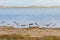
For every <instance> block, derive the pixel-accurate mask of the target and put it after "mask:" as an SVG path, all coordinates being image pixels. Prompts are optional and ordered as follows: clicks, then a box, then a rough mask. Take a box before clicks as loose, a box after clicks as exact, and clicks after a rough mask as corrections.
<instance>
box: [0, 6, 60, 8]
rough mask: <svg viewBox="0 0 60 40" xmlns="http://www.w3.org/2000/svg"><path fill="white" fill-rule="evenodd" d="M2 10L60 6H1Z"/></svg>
mask: <svg viewBox="0 0 60 40" xmlns="http://www.w3.org/2000/svg"><path fill="white" fill-rule="evenodd" d="M0 8H60V6H0Z"/></svg>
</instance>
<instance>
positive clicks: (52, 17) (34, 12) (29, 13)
mask: <svg viewBox="0 0 60 40" xmlns="http://www.w3.org/2000/svg"><path fill="white" fill-rule="evenodd" d="M2 21H4V22H2ZM14 21H16V22H18V23H19V24H20V25H21V24H25V25H27V26H28V24H29V23H34V22H36V23H38V24H39V25H40V26H44V25H45V24H49V23H52V24H54V23H56V25H55V26H54V27H59V26H60V8H0V25H8V24H10V25H12V26H16V25H15V24H14V23H13V22H14ZM16 27H17V26H16ZM18 27H20V26H18ZM51 27H52V25H51Z"/></svg>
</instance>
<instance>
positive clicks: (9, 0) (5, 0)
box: [0, 0, 60, 6]
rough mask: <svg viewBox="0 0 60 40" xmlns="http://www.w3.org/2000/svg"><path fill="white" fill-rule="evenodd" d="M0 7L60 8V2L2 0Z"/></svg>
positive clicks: (48, 0) (54, 0) (57, 0)
mask: <svg viewBox="0 0 60 40" xmlns="http://www.w3.org/2000/svg"><path fill="white" fill-rule="evenodd" d="M0 5H4V6H5V5H6V6H26V5H28V6H31V5H33V6H35V5H39V6H40V5H41V6H60V0H0Z"/></svg>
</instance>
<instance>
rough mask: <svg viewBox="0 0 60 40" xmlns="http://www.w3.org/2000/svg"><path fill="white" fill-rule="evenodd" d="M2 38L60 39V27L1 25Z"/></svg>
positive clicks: (29, 39) (19, 39) (2, 39)
mask: <svg viewBox="0 0 60 40" xmlns="http://www.w3.org/2000/svg"><path fill="white" fill-rule="evenodd" d="M0 40H60V28H39V27H29V28H13V27H12V26H0Z"/></svg>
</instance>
